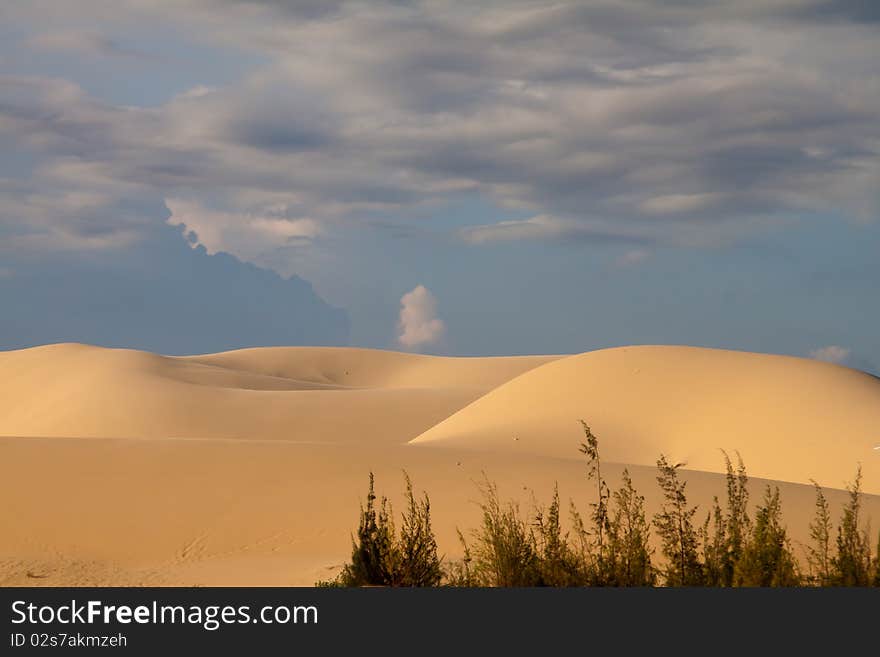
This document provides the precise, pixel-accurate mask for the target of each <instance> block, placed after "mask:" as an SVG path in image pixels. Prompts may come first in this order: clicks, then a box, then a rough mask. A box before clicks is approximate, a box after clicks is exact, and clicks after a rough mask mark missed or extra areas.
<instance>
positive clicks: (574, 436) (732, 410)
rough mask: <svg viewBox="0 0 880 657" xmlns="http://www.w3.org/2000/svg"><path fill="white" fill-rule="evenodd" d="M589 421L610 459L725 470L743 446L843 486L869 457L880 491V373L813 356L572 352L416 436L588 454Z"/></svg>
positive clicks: (785, 467)
mask: <svg viewBox="0 0 880 657" xmlns="http://www.w3.org/2000/svg"><path fill="white" fill-rule="evenodd" d="M575 418H583V419H584V420H585V421H586V422H587V423H588V424H589V425H590V426H591V428H592V429H593V431H594V433H596V434H598V435H599V436H600V438H601V440H602V446H603V452H604V456H605V458H606V459H608V460H611V461H615V462H618V463H635V464H639V465H651V464H653V463H654V462H655V461H656V458H657V455H658V454H661V453H663V454H666V455H667V456H668V457H669V458H670V459H671V460H672V461H673V462H683V463H686V464H687V467H688V468H690V469H694V470H702V471H707V472H723V471H724V463H723V460H722V456H721V454H720V452H719V450H720V449H726V450H728V451H730V452H733V451H734V450H738V451H739V452H740V454H741V455H742V457H743V459H744V460H745V462H746V464H747V465H748V466H749V470H750V472H752V473H753V474H754V475H755V476H759V477H764V478H767V479H776V480H783V481H790V482H797V483H803V484H806V483H809V481H810V479H811V478H814V479H817V480H819V481H820V482H822V483H824V484H827V485H839V483H840V482H842V481H845V480H846V479H847V478H850V477H851V476H852V475H853V472H854V470H855V468H856V464H857V463H862V467H863V476H864V487H865V489H866V490H870V491H871V492H874V493H880V454H878V452H877V451H875V450H874V447H875V446H876V445H878V444H880V380H878V379H877V378H876V377H873V376H870V375H868V374H865V373H862V372H857V371H855V370H852V369H849V368H845V367H840V366H837V365H831V364H828V363H822V362H818V361H813V360H806V359H801V358H791V357H785V356H771V355H765V354H752V353H742V352H733V351H722V350H718V349H699V348H694V347H651V346H644V347H626V348H619V349H605V350H601V351H594V352H588V353H585V354H580V355H578V356H571V357H569V358H565V359H562V360H558V361H555V362H552V363H548V364H546V365H544V366H542V367H540V368H537V369H534V370H532V371H530V372H528V373H526V374H523V375H522V376H519V377H517V378H516V379H514V380H512V381H509V382H508V383H506V384H504V385H501V386H499V387H498V388H496V389H495V390H493V391H492V392H490V393H488V394H487V395H485V396H484V397H481V398H480V399H479V400H477V401H475V402H474V403H472V404H471V405H469V406H468V407H466V408H465V409H463V410H461V411H459V412H458V413H456V414H454V415H452V416H451V417H450V418H448V419H447V420H444V421H443V422H441V423H439V424H437V425H435V426H433V427H432V428H431V429H429V430H428V431H426V432H425V433H423V434H422V435H420V436H419V437H418V438H416V439H415V440H414V441H413V443H414V444H421V445H428V444H431V445H436V446H441V445H447V446H456V447H458V448H467V449H482V450H487V451H493V452H497V451H502V450H503V451H510V450H514V451H525V452H531V453H535V454H540V455H543V456H557V457H560V458H578V456H579V455H578V453H577V451H576V450H573V449H572V444H575V443H576V442H577V441H578V438H579V435H580V434H581V432H582V429H581V427H580V426H579V425H578V424H577V423H576V422H574V419H575Z"/></svg>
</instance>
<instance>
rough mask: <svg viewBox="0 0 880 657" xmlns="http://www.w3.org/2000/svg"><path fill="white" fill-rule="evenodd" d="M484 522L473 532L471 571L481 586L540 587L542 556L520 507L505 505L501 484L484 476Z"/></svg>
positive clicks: (510, 503)
mask: <svg viewBox="0 0 880 657" xmlns="http://www.w3.org/2000/svg"><path fill="white" fill-rule="evenodd" d="M480 492H481V493H482V497H483V499H482V501H481V502H480V509H481V510H482V512H483V515H482V525H481V526H480V528H479V529H477V530H476V531H475V532H474V548H473V564H472V572H473V577H474V581H475V582H476V583H477V584H478V585H479V586H505V587H511V586H539V585H540V584H541V583H542V581H541V566H540V557H539V555H538V549H537V546H536V541H535V537H534V535H533V533H532V532H531V531H530V530H529V526H528V524H527V523H526V522H525V521H524V520H523V519H522V517H521V515H520V511H519V506H518V505H517V504H515V503H513V502H509V503H507V504H506V505H502V503H501V501H500V499H499V497H498V487H497V486H496V485H495V484H494V483H492V482H490V481H489V479H488V478H486V477H485V476H484V482H483V484H482V485H481V486H480Z"/></svg>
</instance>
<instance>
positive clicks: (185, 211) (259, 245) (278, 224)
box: [165, 199, 321, 263]
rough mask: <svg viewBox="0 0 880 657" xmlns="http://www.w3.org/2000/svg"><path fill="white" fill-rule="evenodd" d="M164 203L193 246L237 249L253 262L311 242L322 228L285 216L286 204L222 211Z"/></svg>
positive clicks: (214, 250)
mask: <svg viewBox="0 0 880 657" xmlns="http://www.w3.org/2000/svg"><path fill="white" fill-rule="evenodd" d="M165 206H166V207H167V208H168V210H169V212H170V213H171V216H170V217H168V220H167V223H168V224H170V225H172V226H181V227H182V228H183V229H184V235H185V236H186V237H187V239H188V240H189V242H190V245H191V246H193V247H195V246H198V245H201V246H204V247H205V249H206V250H207V252H208V254H209V255H213V254H215V253H218V252H221V251H223V252H226V253H235V254H237V255H239V256H240V257H241V258H242V259H244V260H247V261H250V262H256V263H261V261H262V258H263V256H264V255H265V254H266V253H267V252H271V251H272V250H273V249H278V248H281V247H287V248H290V247H304V246H308V245H309V244H310V243H311V241H312V240H313V239H314V238H315V237H317V236H318V235H319V234H320V232H321V228H320V226H319V224H318V223H317V222H316V221H314V220H312V219H309V218H288V217H286V216H284V214H283V213H284V212H285V210H286V208H285V207H284V206H280V207H276V208H268V209H267V210H266V212H265V213H264V214H237V213H231V212H221V211H217V210H211V209H208V208H205V207H204V206H203V205H201V204H200V203H198V202H193V201H187V200H182V199H165Z"/></svg>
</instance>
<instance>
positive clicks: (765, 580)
mask: <svg viewBox="0 0 880 657" xmlns="http://www.w3.org/2000/svg"><path fill="white" fill-rule="evenodd" d="M734 584H735V585H736V586H798V585H799V584H800V576H799V575H798V568H797V561H796V559H795V556H794V554H793V552H792V549H791V542H790V541H789V539H788V536H787V534H786V530H785V527H784V526H783V524H782V506H781V504H780V501H779V488H778V487H777V488H774V489H772V490H771V488H770V486H767V489H766V491H765V493H764V500H763V502H762V503H761V505H759V506H758V509H757V511H756V513H755V526H754V529H753V530H752V532H751V534H750V535H749V536H748V537H746V539H745V540H744V542H743V551H742V555H741V557H740V558H739V559H738V560H737V561H736V564H735V570H734Z"/></svg>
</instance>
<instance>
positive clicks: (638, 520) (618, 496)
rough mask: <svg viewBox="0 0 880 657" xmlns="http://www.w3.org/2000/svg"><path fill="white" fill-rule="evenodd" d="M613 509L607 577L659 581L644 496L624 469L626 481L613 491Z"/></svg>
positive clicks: (620, 582) (635, 582) (622, 582)
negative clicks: (652, 556) (653, 563)
mask: <svg viewBox="0 0 880 657" xmlns="http://www.w3.org/2000/svg"><path fill="white" fill-rule="evenodd" d="M612 498H613V501H614V510H613V513H612V516H611V520H610V521H609V523H608V538H607V544H608V548H607V554H606V559H605V563H606V573H607V574H606V577H607V581H606V583H607V584H610V585H612V586H652V585H653V584H654V582H655V581H656V574H655V572H654V567H653V566H652V564H651V553H652V550H651V548H650V545H649V540H650V524H649V522H648V520H647V519H646V518H645V498H644V497H643V496H642V495H639V494H638V492H637V491H636V489H635V487H634V486H633V483H632V478H631V477H630V476H629V471H628V470H624V471H623V484H622V486H621V487H620V488H619V489H618V490H616V491H614V493H613V495H612Z"/></svg>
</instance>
